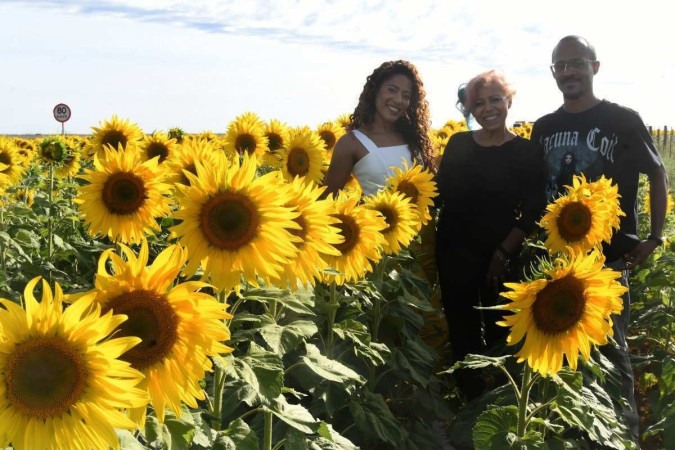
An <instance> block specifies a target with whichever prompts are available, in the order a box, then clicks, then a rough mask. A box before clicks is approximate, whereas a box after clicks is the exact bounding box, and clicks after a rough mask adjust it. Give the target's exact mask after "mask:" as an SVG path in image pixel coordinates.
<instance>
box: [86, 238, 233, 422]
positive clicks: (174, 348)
mask: <svg viewBox="0 0 675 450" xmlns="http://www.w3.org/2000/svg"><path fill="white" fill-rule="evenodd" d="M120 247H121V249H122V252H123V253H124V255H125V256H126V261H125V260H124V259H123V258H122V257H121V255H117V254H115V253H114V251H113V249H109V250H106V251H105V252H104V253H103V255H101V258H100V259H99V263H98V272H97V274H96V279H95V288H94V290H93V291H92V292H93V293H95V301H96V302H98V303H99V304H100V305H101V308H102V309H103V311H112V312H113V313H114V314H125V315H126V316H127V317H128V318H129V319H128V320H127V321H126V322H125V323H123V324H122V325H121V326H119V327H118V328H117V330H116V333H117V334H116V335H117V336H138V337H139V338H141V342H140V344H138V345H137V346H136V347H134V348H132V349H131V350H129V351H127V352H126V353H124V354H123V355H122V357H121V359H123V360H125V361H128V362H129V363H130V364H131V366H132V367H133V368H135V369H137V370H139V371H140V372H142V373H143V375H145V379H144V380H143V381H142V382H141V384H140V385H139V387H140V388H141V389H145V390H147V392H148V393H149V395H150V399H151V402H152V405H153V407H154V410H155V413H156V414H157V418H158V419H159V421H160V422H164V413H165V408H167V407H168V408H169V409H170V410H171V411H172V412H173V413H174V414H175V415H176V416H177V417H180V415H181V402H183V403H185V404H186V405H188V406H190V407H191V408H196V407H197V400H204V399H205V396H204V390H203V389H202V388H201V387H200V385H199V382H200V381H201V380H202V379H203V378H204V375H205V372H206V371H211V369H212V364H211V361H210V359H209V357H216V356H218V355H220V354H224V353H229V352H231V351H232V349H231V348H229V347H227V346H225V345H223V344H222V343H221V342H222V341H226V340H228V339H230V331H229V329H228V328H227V326H226V325H225V323H224V322H223V319H231V318H232V315H230V314H229V313H227V312H226V308H227V305H226V304H224V303H219V302H218V301H217V300H216V299H215V298H213V297H212V296H210V295H208V294H206V293H203V292H199V289H201V288H205V287H208V285H207V284H205V283H201V282H197V281H188V282H185V283H175V281H176V277H177V276H178V274H179V272H180V270H181V268H182V267H183V265H184V264H185V261H186V260H187V250H186V249H185V248H183V247H181V246H180V245H177V244H174V245H171V246H170V247H167V248H166V249H164V250H163V251H162V252H161V253H160V254H159V255H158V256H157V258H155V260H154V262H153V263H152V265H150V266H148V265H147V263H148V244H147V241H146V240H143V243H142V245H141V250H140V253H139V254H138V256H137V255H136V254H135V253H134V252H133V251H132V250H131V249H130V248H129V247H127V246H125V245H120ZM107 267H110V268H111V271H112V273H108V272H107V270H106V268H107ZM145 410H146V409H145V408H134V409H132V410H130V416H131V418H132V419H133V420H134V421H135V422H136V423H138V424H140V426H141V427H143V424H144V422H145Z"/></svg>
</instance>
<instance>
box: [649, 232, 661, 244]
mask: <svg viewBox="0 0 675 450" xmlns="http://www.w3.org/2000/svg"><path fill="white" fill-rule="evenodd" d="M647 240H648V241H654V242H656V244H657V245H659V246H661V245H663V238H662V237H659V236H655V235H653V234H650V235H649V236H647Z"/></svg>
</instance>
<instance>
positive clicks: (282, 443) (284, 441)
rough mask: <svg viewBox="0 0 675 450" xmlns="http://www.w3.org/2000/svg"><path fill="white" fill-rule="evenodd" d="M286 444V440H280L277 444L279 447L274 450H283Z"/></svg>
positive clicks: (276, 446)
mask: <svg viewBox="0 0 675 450" xmlns="http://www.w3.org/2000/svg"><path fill="white" fill-rule="evenodd" d="M285 443H286V439H282V440H280V441H279V442H277V445H275V446H274V448H273V449H272V450H279V449H280V448H282V447H283V446H284V444H285Z"/></svg>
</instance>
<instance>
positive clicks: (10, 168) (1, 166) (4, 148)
mask: <svg viewBox="0 0 675 450" xmlns="http://www.w3.org/2000/svg"><path fill="white" fill-rule="evenodd" d="M21 162H22V158H21V156H20V155H19V153H18V152H17V148H16V146H15V145H14V143H13V142H12V140H11V139H8V138H4V137H0V186H9V185H12V184H15V183H17V182H18V181H19V179H21V175H22V174H23V170H24V168H23V165H22V164H21Z"/></svg>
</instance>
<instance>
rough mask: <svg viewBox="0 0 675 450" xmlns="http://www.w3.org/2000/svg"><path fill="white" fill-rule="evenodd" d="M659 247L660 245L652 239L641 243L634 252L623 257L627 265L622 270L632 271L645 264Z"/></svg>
mask: <svg viewBox="0 0 675 450" xmlns="http://www.w3.org/2000/svg"><path fill="white" fill-rule="evenodd" d="M657 246H658V244H657V243H656V242H655V241H653V240H651V239H647V240H646V241H642V242H640V243H639V244H638V245H636V246H635V248H634V249H633V250H631V251H630V252H628V253H626V254H625V255H623V259H624V260H625V261H626V265H625V266H624V267H623V268H622V269H626V270H630V269H633V268H635V266H639V265H640V264H642V263H643V262H645V260H646V259H647V258H648V257H649V255H651V254H652V252H653V251H654V249H656V247H657Z"/></svg>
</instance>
